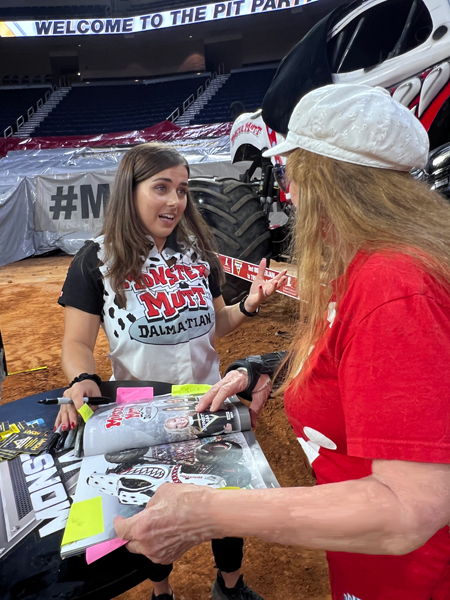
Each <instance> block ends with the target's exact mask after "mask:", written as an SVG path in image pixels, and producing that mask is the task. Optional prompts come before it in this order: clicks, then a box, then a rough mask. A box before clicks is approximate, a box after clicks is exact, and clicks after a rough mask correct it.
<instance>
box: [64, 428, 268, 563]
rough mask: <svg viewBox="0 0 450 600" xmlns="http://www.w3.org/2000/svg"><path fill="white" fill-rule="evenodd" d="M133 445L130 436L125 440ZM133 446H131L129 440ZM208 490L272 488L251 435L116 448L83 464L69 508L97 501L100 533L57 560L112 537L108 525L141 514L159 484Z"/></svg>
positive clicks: (74, 545)
mask: <svg viewBox="0 0 450 600" xmlns="http://www.w3.org/2000/svg"><path fill="white" fill-rule="evenodd" d="M129 439H130V440H133V436H130V438H129ZM133 441H134V440H133ZM166 482H170V483H193V484H195V485H204V486H210V487H213V488H223V487H239V488H248V489H252V488H255V489H257V488H266V487H278V482H277V480H276V478H275V476H274V474H273V473H272V471H271V469H270V467H269V464H268V463H267V461H266V459H265V457H264V454H263V452H262V450H261V448H260V446H259V444H258V442H257V441H256V439H255V437H254V435H253V433H252V432H251V431H247V432H245V433H231V434H227V435H218V436H211V437H206V438H203V439H193V440H187V441H184V442H175V443H172V444H163V445H157V446H152V447H143V448H137V449H127V448H125V449H124V448H122V450H118V451H114V452H108V453H106V454H105V455H98V456H90V457H86V458H84V459H83V462H82V465H81V470H80V478H79V483H78V487H77V491H76V495H75V502H81V501H83V500H88V499H91V498H96V497H100V498H101V503H102V511H103V523H104V531H103V533H100V534H97V535H95V536H92V537H90V538H87V539H83V540H80V541H78V542H73V543H71V544H66V545H64V546H63V547H62V549H61V556H62V557H66V556H71V555H74V554H80V553H81V552H83V551H84V550H85V549H86V548H87V547H89V546H92V545H94V544H98V543H101V542H104V541H107V540H109V539H113V538H114V537H116V533H115V530H114V526H113V519H114V517H115V516H117V515H121V516H123V517H126V518H127V517H130V516H132V515H134V514H136V513H137V512H139V511H141V510H143V509H144V508H145V505H146V504H147V502H148V501H149V500H150V498H152V496H153V495H154V493H155V492H156V490H157V489H158V487H159V486H160V485H162V484H163V483H166Z"/></svg>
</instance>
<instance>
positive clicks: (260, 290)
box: [245, 258, 287, 312]
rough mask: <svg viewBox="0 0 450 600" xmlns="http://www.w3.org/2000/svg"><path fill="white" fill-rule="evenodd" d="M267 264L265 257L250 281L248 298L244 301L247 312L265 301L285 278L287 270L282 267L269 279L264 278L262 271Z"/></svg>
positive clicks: (252, 310)
mask: <svg viewBox="0 0 450 600" xmlns="http://www.w3.org/2000/svg"><path fill="white" fill-rule="evenodd" d="M266 266H267V261H266V259H265V258H263V259H262V260H261V262H260V263H259V267H258V274H257V275H256V278H255V280H254V281H253V283H252V286H251V288H250V292H249V294H248V298H247V300H246V301H245V308H246V310H247V311H248V312H255V310H257V308H258V307H259V306H260V305H261V304H262V303H263V302H264V301H265V300H267V298H269V296H271V295H272V294H274V293H275V292H276V290H278V289H279V288H280V287H281V286H282V285H283V284H284V283H285V282H286V280H287V276H286V273H287V270H286V269H284V270H283V271H281V272H280V273H278V275H276V276H275V277H274V278H273V279H270V280H269V281H265V280H264V271H265V269H266Z"/></svg>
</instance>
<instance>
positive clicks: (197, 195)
mask: <svg viewBox="0 0 450 600" xmlns="http://www.w3.org/2000/svg"><path fill="white" fill-rule="evenodd" d="M189 189H190V192H191V194H192V197H193V199H194V201H195V203H196V205H197V208H198V209H199V211H200V213H201V215H202V216H203V218H204V219H205V221H206V222H207V223H208V225H209V227H210V229H211V230H212V232H213V234H214V237H215V238H216V241H217V246H218V248H219V252H220V254H224V255H225V256H231V257H232V258H239V259H241V260H244V261H246V262H250V263H254V264H259V262H260V260H261V259H262V258H267V259H269V258H270V256H271V238H270V230H269V219H268V218H267V215H266V213H265V212H264V211H263V210H261V205H260V202H259V198H258V196H257V195H256V194H255V191H254V189H253V188H252V187H251V186H249V185H248V184H246V183H243V182H242V181H238V180H237V179H231V178H230V177H215V178H206V177H195V178H193V179H191V180H190V186H189ZM226 278H227V282H226V285H225V286H224V288H223V290H222V292H223V298H224V300H225V303H226V304H235V303H236V302H238V301H239V300H240V299H241V298H242V297H243V296H245V294H247V293H248V290H249V289H250V285H251V284H250V282H249V281H245V280H244V279H239V278H238V277H235V276H234V275H228V274H227V275H226Z"/></svg>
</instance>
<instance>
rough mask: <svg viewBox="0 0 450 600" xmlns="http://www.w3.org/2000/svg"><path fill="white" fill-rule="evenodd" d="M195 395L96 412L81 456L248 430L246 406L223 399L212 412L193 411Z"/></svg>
mask: <svg viewBox="0 0 450 600" xmlns="http://www.w3.org/2000/svg"><path fill="white" fill-rule="evenodd" d="M198 400H199V398H198V397H195V396H187V397H185V398H183V397H172V396H159V397H158V396H157V397H155V398H153V399H152V400H150V401H148V402H138V403H135V404H115V405H114V406H113V408H111V407H105V408H103V409H100V410H98V411H96V413H95V415H94V416H93V417H91V418H90V419H89V420H88V422H87V423H86V428H85V433H84V455H85V456H93V455H95V454H99V453H107V452H115V451H117V450H122V449H123V448H127V447H130V440H132V444H133V447H134V448H142V447H148V446H155V445H157V444H164V443H170V442H180V441H184V440H190V439H196V438H202V437H208V436H211V435H223V434H228V433H233V432H237V431H246V430H249V429H250V415H249V411H248V408H247V407H246V406H245V405H244V404H242V403H240V402H229V401H227V402H225V403H224V404H223V405H222V407H221V410H218V411H216V412H214V413H210V412H203V413H197V412H196V410H195V406H196V404H197V402H198Z"/></svg>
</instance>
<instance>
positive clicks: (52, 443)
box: [44, 425, 62, 452]
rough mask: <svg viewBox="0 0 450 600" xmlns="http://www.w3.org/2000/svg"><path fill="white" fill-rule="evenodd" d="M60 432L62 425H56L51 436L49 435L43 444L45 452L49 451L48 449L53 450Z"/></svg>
mask: <svg viewBox="0 0 450 600" xmlns="http://www.w3.org/2000/svg"><path fill="white" fill-rule="evenodd" d="M61 432H62V425H60V426H59V427H58V429H57V430H56V431H54V432H53V434H52V436H51V437H50V439H49V441H48V443H47V445H46V446H45V449H44V450H45V452H50V450H53V448H54V447H55V446H56V444H57V443H58V440H59V437H60V435H61Z"/></svg>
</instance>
